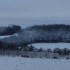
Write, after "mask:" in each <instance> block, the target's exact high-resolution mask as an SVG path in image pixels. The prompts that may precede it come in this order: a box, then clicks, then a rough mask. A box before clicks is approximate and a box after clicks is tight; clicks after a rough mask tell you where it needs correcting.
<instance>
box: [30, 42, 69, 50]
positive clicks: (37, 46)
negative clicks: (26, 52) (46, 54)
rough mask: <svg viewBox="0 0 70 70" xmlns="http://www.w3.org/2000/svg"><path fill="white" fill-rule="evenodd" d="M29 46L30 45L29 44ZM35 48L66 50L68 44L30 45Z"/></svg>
mask: <svg viewBox="0 0 70 70" xmlns="http://www.w3.org/2000/svg"><path fill="white" fill-rule="evenodd" d="M30 45H31V44H30ZM32 45H33V46H34V47H36V48H38V49H39V48H43V49H48V48H50V49H52V50H53V49H55V48H60V49H62V48H68V49H70V43H34V44H32Z"/></svg>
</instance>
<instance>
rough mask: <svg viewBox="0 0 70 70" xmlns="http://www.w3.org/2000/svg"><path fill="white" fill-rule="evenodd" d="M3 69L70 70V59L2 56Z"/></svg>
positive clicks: (0, 60)
mask: <svg viewBox="0 0 70 70" xmlns="http://www.w3.org/2000/svg"><path fill="white" fill-rule="evenodd" d="M0 69H1V70H70V60H66V59H60V60H59V59H58V60H57V59H56V60H54V59H38V58H37V59H32V58H22V57H0Z"/></svg>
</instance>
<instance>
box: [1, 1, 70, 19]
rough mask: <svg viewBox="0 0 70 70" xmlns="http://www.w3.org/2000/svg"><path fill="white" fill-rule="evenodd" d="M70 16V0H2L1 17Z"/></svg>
mask: <svg viewBox="0 0 70 70" xmlns="http://www.w3.org/2000/svg"><path fill="white" fill-rule="evenodd" d="M7 17H21V18H22V17H26V18H30V17H70V0H0V18H7Z"/></svg>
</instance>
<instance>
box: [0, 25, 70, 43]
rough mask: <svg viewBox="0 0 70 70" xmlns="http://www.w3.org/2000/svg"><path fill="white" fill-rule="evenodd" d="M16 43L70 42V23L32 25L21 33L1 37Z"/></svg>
mask: <svg viewBox="0 0 70 70" xmlns="http://www.w3.org/2000/svg"><path fill="white" fill-rule="evenodd" d="M1 40H2V41H3V42H7V43H14V44H21V43H23V44H25V43H26V44H29V43H34V42H70V25H47V26H46V25H39V26H30V27H27V28H25V29H23V30H22V31H21V32H20V33H18V34H17V36H16V35H12V36H11V37H8V38H4V39H1Z"/></svg>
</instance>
